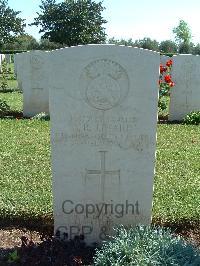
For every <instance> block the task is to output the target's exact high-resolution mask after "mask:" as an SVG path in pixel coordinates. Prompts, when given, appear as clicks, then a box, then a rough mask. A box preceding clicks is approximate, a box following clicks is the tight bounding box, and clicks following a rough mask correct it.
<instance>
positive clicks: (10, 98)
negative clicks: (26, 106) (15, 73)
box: [0, 92, 23, 112]
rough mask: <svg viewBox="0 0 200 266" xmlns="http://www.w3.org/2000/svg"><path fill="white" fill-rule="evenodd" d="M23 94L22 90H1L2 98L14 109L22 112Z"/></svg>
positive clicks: (0, 96)
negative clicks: (4, 91) (5, 91)
mask: <svg viewBox="0 0 200 266" xmlns="http://www.w3.org/2000/svg"><path fill="white" fill-rule="evenodd" d="M22 98H23V94H22V93H20V92H11V93H2V92H0V99H1V100H5V101H6V103H7V104H8V105H9V106H10V107H11V109H12V111H18V112H22V108H23V103H22Z"/></svg>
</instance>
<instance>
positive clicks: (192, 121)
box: [183, 111, 200, 125]
mask: <svg viewBox="0 0 200 266" xmlns="http://www.w3.org/2000/svg"><path fill="white" fill-rule="evenodd" d="M183 123H184V124H187V125H199V124H200V111H196V112H195V111H193V112H191V113H189V114H188V115H186V117H185V118H184V119H183Z"/></svg>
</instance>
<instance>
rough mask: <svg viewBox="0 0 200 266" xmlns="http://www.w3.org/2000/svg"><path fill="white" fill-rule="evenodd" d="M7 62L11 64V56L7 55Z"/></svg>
mask: <svg viewBox="0 0 200 266" xmlns="http://www.w3.org/2000/svg"><path fill="white" fill-rule="evenodd" d="M5 60H6V63H7V64H11V54H5Z"/></svg>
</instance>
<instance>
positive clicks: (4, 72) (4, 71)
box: [0, 62, 8, 92]
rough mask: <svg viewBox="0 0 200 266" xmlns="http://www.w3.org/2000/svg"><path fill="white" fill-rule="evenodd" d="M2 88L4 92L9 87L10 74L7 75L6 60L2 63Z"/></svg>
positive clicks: (0, 84) (0, 86) (0, 83)
mask: <svg viewBox="0 0 200 266" xmlns="http://www.w3.org/2000/svg"><path fill="white" fill-rule="evenodd" d="M0 88H1V90H2V91H4V92H5V91H6V90H7V89H8V76H7V64H6V62H3V63H2V69H1V82H0Z"/></svg>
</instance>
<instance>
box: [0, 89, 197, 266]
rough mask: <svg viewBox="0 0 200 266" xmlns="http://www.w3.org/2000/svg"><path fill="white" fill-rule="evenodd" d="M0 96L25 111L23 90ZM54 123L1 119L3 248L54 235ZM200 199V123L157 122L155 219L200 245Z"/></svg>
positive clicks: (0, 233) (0, 239) (0, 234)
mask: <svg viewBox="0 0 200 266" xmlns="http://www.w3.org/2000/svg"><path fill="white" fill-rule="evenodd" d="M0 98H1V99H5V100H6V101H7V103H8V104H9V105H10V106H11V109H12V111H13V113H15V112H17V113H19V114H20V112H22V94H21V93H19V92H12V93H10V92H9V93H0ZM49 125H50V122H49V121H40V120H35V119H22V117H21V116H20V115H19V116H15V117H8V118H5V119H0V129H1V130H0V142H1V145H0V158H1V161H0V172H1V176H0V187H1V194H0V225H1V229H0V250H1V251H2V250H6V249H7V250H8V251H10V248H14V246H15V245H19V244H20V237H21V236H22V235H24V234H25V235H28V236H29V237H30V235H32V237H33V241H36V242H38V241H40V236H41V235H45V234H47V235H51V234H52V231H53V215H52V191H51V166H50V132H49ZM199 203H200V127H199V126H194V125H183V124H168V123H163V124H160V123H158V127H157V159H156V173H155V180H154V197H153V223H154V224H157V225H164V226H167V227H171V228H172V229H173V230H176V232H177V233H178V234H182V235H183V236H184V237H186V239H189V240H191V241H192V242H193V243H195V244H196V245H200V237H199V235H200V229H199V221H200V204H199ZM27 230H30V231H27ZM0 261H1V259H0ZM75 265H76V264H75ZM77 265H79V264H77Z"/></svg>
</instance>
